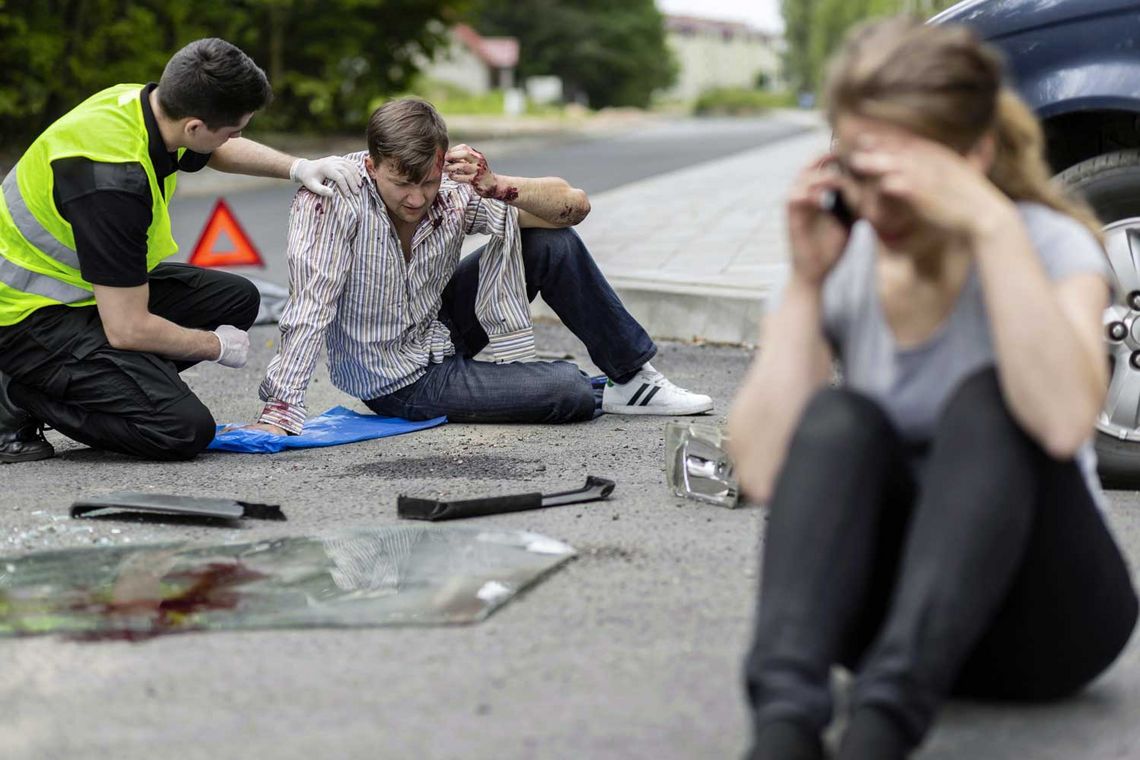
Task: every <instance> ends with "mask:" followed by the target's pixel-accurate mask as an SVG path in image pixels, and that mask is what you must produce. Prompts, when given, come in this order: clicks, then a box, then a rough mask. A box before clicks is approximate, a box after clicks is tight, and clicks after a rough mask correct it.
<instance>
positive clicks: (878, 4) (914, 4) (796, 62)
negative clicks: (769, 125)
mask: <svg viewBox="0 0 1140 760" xmlns="http://www.w3.org/2000/svg"><path fill="white" fill-rule="evenodd" d="M957 2H958V0H782V2H781V11H782V13H783V16H784V27H785V37H786V39H787V44H788V49H787V53H786V57H785V65H786V67H787V71H788V78H789V79H790V80H791V82H792V84H793V85H794V86H795V87H796V88H797V89H799V90H800V91H801V92H814V91H815V90H817V89H818V88H819V86H820V84H822V78H823V75H824V74H825V73H826V72H825V71H824V68H825V66H826V65H827V60H828V58H829V57H830V56H831V54H832V53H834V52H835V50H836V48H838V47H839V44H840V42H842V41H843V36H844V35H845V34H846V33H847V30H848V29H850V28H851V27H852V26H854V25H855V24H857V23H859V22H860V21H865V20H867V19H871V18H877V17H881V16H892V15H895V14H898V13H910V14H912V15H915V16H920V17H924V18H925V17H929V16H932V15H934V14H935V13H938V12H939V11H943V10H945V9H947V8H949V7H950V6H952V5H955V4H956V3H957Z"/></svg>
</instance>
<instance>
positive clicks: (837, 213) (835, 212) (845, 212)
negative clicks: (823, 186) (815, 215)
mask: <svg viewBox="0 0 1140 760" xmlns="http://www.w3.org/2000/svg"><path fill="white" fill-rule="evenodd" d="M819 207H820V208H821V209H823V210H824V211H826V212H827V213H829V214H831V215H832V216H834V217H835V218H836V220H837V221H838V222H839V223H840V224H842V225H843V226H844V227H846V228H847V229H851V228H852V227H853V226H854V225H855V214H854V212H852V211H851V207H850V206H848V205H847V201H845V200H843V193H841V192H839V191H838V190H828V191H827V192H825V193H824V194H823V197H822V198H820V200H819Z"/></svg>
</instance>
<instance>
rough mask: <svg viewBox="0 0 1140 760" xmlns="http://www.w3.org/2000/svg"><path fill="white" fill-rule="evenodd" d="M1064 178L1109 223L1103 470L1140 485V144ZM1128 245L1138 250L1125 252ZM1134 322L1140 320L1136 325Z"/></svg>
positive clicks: (1100, 428)
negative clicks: (1110, 291) (1110, 295)
mask: <svg viewBox="0 0 1140 760" xmlns="http://www.w3.org/2000/svg"><path fill="white" fill-rule="evenodd" d="M1058 179H1059V180H1060V181H1061V182H1062V183H1063V184H1064V185H1065V186H1066V187H1068V188H1069V189H1070V190H1071V191H1073V192H1074V193H1076V194H1077V195H1080V196H1082V197H1084V198H1085V200H1086V201H1088V203H1089V204H1090V205H1091V206H1092V207H1093V210H1095V211H1096V213H1097V216H1098V217H1100V220H1101V221H1102V222H1103V223H1104V224H1105V233H1106V237H1107V238H1108V240H1107V241H1106V242H1107V247H1108V249H1109V260H1110V263H1111V264H1112V268H1113V272H1114V275H1115V277H1116V298H1115V300H1114V303H1113V305H1112V306H1111V307H1110V308H1109V309H1108V310H1107V311H1106V312H1105V326H1106V341H1108V348H1109V356H1110V358H1111V369H1112V388H1111V389H1110V392H1109V401H1108V402H1107V403H1106V406H1105V410H1104V412H1103V413H1102V414H1101V416H1100V419H1098V421H1097V435H1096V451H1097V460H1098V465H1097V471H1098V473H1099V474H1100V478H1101V482H1102V483H1103V485H1104V486H1105V487H1106V488H1126V489H1137V488H1140V369H1137V368H1136V367H1135V366H1134V365H1135V363H1136V362H1135V356H1136V352H1137V351H1140V308H1138V307H1140V296H1138V295H1137V294H1140V150H1121V151H1116V152H1113V153H1106V154H1104V155H1102V156H1096V157H1094V158H1090V159H1088V160H1086V161H1082V162H1081V163H1079V164H1077V165H1075V166H1072V167H1070V168H1069V169H1066V170H1065V171H1064V172H1062V173H1061V174H1060V175H1058ZM1133 222H1135V224H1133ZM1115 236H1120V237H1115ZM1114 245H1115V247H1114ZM1121 245H1124V246H1127V249H1123V248H1121V247H1120V246H1121ZM1125 250H1130V251H1131V252H1132V254H1133V255H1127V253H1123V254H1122V253H1121V251H1125ZM1114 254H1115V255H1114ZM1129 296H1134V297H1133V298H1129ZM1115 322H1120V323H1121V324H1123V325H1125V326H1126V327H1127V328H1128V329H1127V337H1126V338H1123V339H1121V340H1112V339H1111V338H1110V337H1109V334H1110V333H1109V326H1110V325H1111V324H1113V323H1115ZM1133 322H1137V325H1136V327H1135V328H1133ZM1122 332H1123V330H1122ZM1122 373H1124V374H1122Z"/></svg>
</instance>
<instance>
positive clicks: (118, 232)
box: [52, 158, 152, 288]
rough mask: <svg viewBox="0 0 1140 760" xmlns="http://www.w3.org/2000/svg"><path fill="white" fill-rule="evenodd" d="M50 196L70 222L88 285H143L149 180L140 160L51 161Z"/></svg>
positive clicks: (149, 220) (78, 159) (80, 269)
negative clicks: (128, 161) (100, 161)
mask: <svg viewBox="0 0 1140 760" xmlns="http://www.w3.org/2000/svg"><path fill="white" fill-rule="evenodd" d="M52 171H53V173H54V178H55V200H56V205H57V207H58V208H59V210H60V214H61V215H62V216H63V218H64V219H66V220H67V221H68V222H69V223H70V224H71V229H72V232H73V233H74V234H75V251H76V254H77V256H78V258H79V271H80V274H82V275H83V279H84V280H86V281H87V282H90V283H92V284H93V285H105V286H109V287H118V288H129V287H137V286H139V285H145V284H146V283H147V280H148V273H147V261H146V257H147V231H148V230H149V229H150V223H151V217H152V213H151V197H150V185H149V183H148V181H147V177H146V171H145V170H144V169H143V167H142V165H141V164H138V163H124V164H106V163H99V162H95V161H91V160H90V159H87V158H66V159H60V160H58V161H56V162H54V163H53V164H52Z"/></svg>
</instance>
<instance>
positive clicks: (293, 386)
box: [251, 99, 712, 434]
mask: <svg viewBox="0 0 1140 760" xmlns="http://www.w3.org/2000/svg"><path fill="white" fill-rule="evenodd" d="M367 138H368V150H367V152H360V153H356V154H351V155H349V156H347V158H348V159H349V160H351V161H353V162H354V163H355V164H356V165H357V166H358V167H359V171H360V172H361V177H362V178H363V179H364V180H365V181H364V182H363V185H362V186H361V189H360V191H359V192H358V193H355V194H351V193H350V194H349V195H347V196H345V195H335V196H332V197H324V196H319V195H316V194H315V193H312V192H309V191H302V192H300V193H298V194H297V196H296V198H295V199H294V201H293V207H292V210H291V213H290V220H289V239H288V259H289V279H290V299H289V302H288V304H287V305H286V308H285V312H284V314H283V316H282V319H281V333H282V341H281V346H280V350H279V352H278V354H277V356H276V357H275V358H274V359H273V361H272V362H271V363H270V365H269V369H268V372H267V374H266V377H265V380H264V382H262V384H261V388H260V396H261V398H262V400H263V401H265V406H264V408H263V410H262V412H261V415H260V417H259V418H258V422H257V424H255V425H253V426H251V427H253V428H256V429H262V430H267V431H269V432H273V433H277V434H285V433H289V434H298V433H300V432H301V428H302V426H303V424H304V422H305V416H306V410H305V406H304V400H305V390H306V388H307V386H308V383H309V380H310V378H311V376H312V373H313V369H314V367H315V365H316V362H317V355H318V353H319V352H320V347H321V343H322V341H324V342H325V344H326V345H327V350H328V363H329V372H330V375H331V377H332V382H333V384H334V385H335V386H336V387H337V388H339V389H341V390H342V391H344V392H346V393H349V394H351V395H353V396H355V397H356V398H359V399H361V400H363V401H364V403H365V404H367V405H368V407H369V408H370V409H372V410H373V411H374V412H376V413H377V414H381V415H387V416H393V417H403V418H405V419H410V420H423V419H429V418H432V417H438V416H441V415H446V416H447V417H448V418H449V419H450V420H451V421H453V422H522V423H539V422H549V423H559V422H573V421H576V420H588V419H592V418H593V417H595V416H597V414H599V412H600V411H605V412H614V413H619V414H663V415H681V414H698V413H701V412H707V411H709V410H711V409H712V400H711V399H710V398H709V397H708V396H704V395H700V394H696V393H690V392H689V391H686V390H683V389H681V388H678V387H677V386H675V385H673V383H671V382H669V380H667V379H666V378H665V377H664V375H662V374H661V373H660V372H658V371H657V370H656V369H654V368H653V366H652V365H651V364H649V360H650V359H652V358H653V356H654V354H656V352H657V347H656V346H655V345H654V344H653V341H652V340H651V339H650V338H649V336H648V335H647V334H646V332H645V330H643V329H642V327H641V326H640V325H639V324H638V323H637V322H636V321H635V320H634V319H633V317H631V316H630V314H629V312H627V311H626V309H625V307H624V306H623V305H622V303H621V301H620V300H619V299H618V297H617V295H616V294H615V293H614V291H613V289H612V288H610V286H609V284H608V283H607V282H606V280H605V278H604V277H603V276H602V273H601V272H600V271H599V270H598V267H597V265H596V264H595V263H594V261H593V259H592V258H591V257H590V254H589V252H588V251H587V250H586V246H585V245H584V244H583V242H582V240H581V239H580V238H579V237H578V235H577V234H576V233H575V232H574V231H573V230H571V229H568V228H569V227H570V226H571V225H574V224H577V223H578V222H580V221H581V220H582V219H583V218H585V216H586V214H587V213H588V212H589V210H590V204H589V200H588V199H587V198H586V194H585V193H584V192H582V191H581V190H577V189H574V188H572V187H570V185H569V184H567V182H566V181H565V180H562V179H559V178H555V177H545V178H540V179H527V178H521V177H506V176H498V175H496V174H495V173H494V172H493V171H492V170H491V168H490V167H489V166H488V164H487V160H486V159H485V158H484V156H483V155H482V154H481V153H479V152H478V151H477V150H475V149H473V148H470V147H468V146H466V145H457V146H455V147H454V148H450V149H449V140H448V135H447V127H446V125H445V124H444V122H443V120H442V118H441V117H440V115H439V114H438V113H437V112H436V110H435V109H434V108H433V107H432V106H431V105H430V104H429V103H425V102H423V101H419V100H411V99H405V100H395V101H392V102H389V103H387V104H385V105H384V106H382V107H380V108H379V109H378V110H377V111H376V112H375V113H374V114H372V117H371V119H370V120H369V123H368V133H367ZM365 175H367V176H365ZM469 234H487V235H490V236H491V239H490V242H489V243H488V244H487V245H485V246H484V247H483V248H481V249H480V250H479V251H477V252H475V253H473V254H471V255H470V256H467V257H466V258H464V259H463V260H462V261H461V260H460V249H461V247H462V244H463V240H464V238H465V237H466V236H467V235H469ZM539 293H541V294H542V297H543V300H544V301H546V303H547V304H549V305H550V307H551V308H552V309H553V310H554V312H555V313H556V314H557V315H558V316H559V318H561V320H562V321H563V322H564V323H565V324H566V326H567V327H568V328H570V330H571V331H572V332H573V333H574V334H575V335H576V336H578V338H579V339H580V340H581V341H582V342H583V343H584V344H585V345H586V348H587V349H588V351H589V353H590V358H591V359H592V360H593V362H594V363H595V364H596V365H597V366H598V367H599V368H601V370H602V371H603V372H604V373H605V374H606V376H607V377H608V378H609V381H608V382H607V383H606V386H605V388H604V389H602V390H600V391H595V390H594V388H593V386H592V385H591V382H590V379H589V378H588V377H587V376H586V375H585V374H584V373H583V372H582V371H581V370H579V369H578V367H577V366H575V365H574V364H571V363H569V362H532V361H525V360H527V359H531V358H533V357H534V336H533V333H532V329H531V322H530V306H529V303H530V301H531V300H533V299H534V297H535V295H537V294H539ZM484 349H487V350H488V351H489V353H490V354H491V356H492V358H493V359H494V361H475V360H474V359H473V357H474V356H475V355H476V354H477V353H479V352H480V351H483V350H484Z"/></svg>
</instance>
